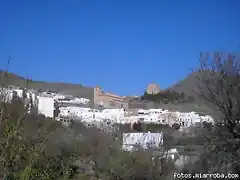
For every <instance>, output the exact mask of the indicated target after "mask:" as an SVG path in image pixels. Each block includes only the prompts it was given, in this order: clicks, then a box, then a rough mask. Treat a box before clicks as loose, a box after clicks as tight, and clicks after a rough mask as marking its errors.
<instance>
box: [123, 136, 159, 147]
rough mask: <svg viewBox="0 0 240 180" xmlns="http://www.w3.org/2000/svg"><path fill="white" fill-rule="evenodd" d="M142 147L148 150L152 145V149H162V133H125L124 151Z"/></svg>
mask: <svg viewBox="0 0 240 180" xmlns="http://www.w3.org/2000/svg"><path fill="white" fill-rule="evenodd" d="M136 145H137V146H140V147H142V148H143V149H147V148H148V147H149V146H148V145H150V146H151V147H152V148H157V149H158V148H161V146H162V145H163V134H162V133H123V145H122V149H123V150H125V151H132V150H134V146H136Z"/></svg>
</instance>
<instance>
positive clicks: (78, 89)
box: [0, 71, 94, 100]
mask: <svg viewBox="0 0 240 180" xmlns="http://www.w3.org/2000/svg"><path fill="white" fill-rule="evenodd" d="M0 77H1V79H0V84H4V85H12V86H17V87H20V88H28V89H37V90H38V91H55V92H59V93H62V94H69V95H73V96H77V97H83V98H88V99H90V100H93V92H94V89H93V88H92V87H85V86H82V85H79V84H70V83H51V82H44V81H33V80H30V79H27V78H24V77H21V76H18V75H15V74H13V73H10V72H4V71H0Z"/></svg>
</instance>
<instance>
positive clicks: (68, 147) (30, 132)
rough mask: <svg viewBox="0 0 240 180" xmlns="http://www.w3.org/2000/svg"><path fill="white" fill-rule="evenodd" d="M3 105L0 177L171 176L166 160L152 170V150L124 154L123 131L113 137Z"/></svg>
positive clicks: (16, 105) (42, 179)
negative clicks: (165, 170) (167, 170)
mask: <svg viewBox="0 0 240 180" xmlns="http://www.w3.org/2000/svg"><path fill="white" fill-rule="evenodd" d="M1 107H2V109H3V110H4V111H1V112H2V114H1V126H0V128H1V131H0V145H1V149H0V176H1V179H14V180H20V179H24V180H30V179H31V180H32V179H39V180H47V179H81V180H84V179H100V178H101V179H113V180H115V179H124V180H126V179H129V180H132V179H147V180H148V179H149V180H152V179H162V178H163V177H164V176H165V175H167V174H168V172H164V173H163V169H164V168H166V167H165V165H164V162H163V160H162V159H158V160H155V161H156V162H155V164H157V165H155V166H153V160H152V154H151V153H149V152H145V151H139V152H133V153H129V152H123V151H122V150H121V140H119V139H121V134H120V133H116V134H115V136H112V135H108V134H106V133H104V132H102V131H99V130H98V129H96V128H94V127H90V128H86V127H85V126H84V125H82V124H80V123H79V124H75V125H74V126H73V128H72V129H69V128H64V127H62V126H61V124H60V123H59V122H56V121H53V120H51V119H49V118H46V117H45V116H43V115H37V114H26V113H25V110H24V108H23V104H22V102H21V101H19V100H18V101H14V102H12V103H9V104H2V106H1ZM127 126H128V125H123V128H126V127H127ZM149 126H150V128H153V125H149ZM160 126H162V127H164V126H163V125H159V127H160ZM126 131H128V130H127V128H126ZM116 136H117V137H118V138H116Z"/></svg>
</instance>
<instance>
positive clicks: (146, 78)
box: [0, 0, 240, 95]
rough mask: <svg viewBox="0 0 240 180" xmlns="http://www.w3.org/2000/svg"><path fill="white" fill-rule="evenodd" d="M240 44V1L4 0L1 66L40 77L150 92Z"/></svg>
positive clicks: (0, 3)
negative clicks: (206, 55)
mask: <svg viewBox="0 0 240 180" xmlns="http://www.w3.org/2000/svg"><path fill="white" fill-rule="evenodd" d="M239 45H240V0H0V69H8V70H9V71H10V72H13V73H16V74H18V75H21V76H24V77H29V78H32V79H33V80H44V81H49V82H68V83H76V84H82V85H85V86H91V87H94V86H97V85H98V86H100V87H102V88H103V90H104V91H107V92H112V93H116V94H119V95H142V94H143V92H144V90H145V89H146V87H147V85H148V84H150V83H157V84H158V85H159V86H160V88H161V89H164V88H167V87H169V86H172V85H173V84H175V83H176V82H178V81H179V80H182V79H184V78H185V77H186V76H187V75H188V74H189V73H190V72H191V69H192V68H194V67H195V66H196V64H197V62H198V60H199V54H200V52H204V51H217V50H220V51H238V50H240V46H239ZM9 57H11V59H12V60H11V62H10V65H9V66H8V65H7V64H8V63H7V62H8V58H9Z"/></svg>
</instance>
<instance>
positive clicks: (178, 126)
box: [172, 123, 180, 130]
mask: <svg viewBox="0 0 240 180" xmlns="http://www.w3.org/2000/svg"><path fill="white" fill-rule="evenodd" d="M172 127H173V128H174V129H177V130H179V129H180V124H179V123H174V124H173V125H172Z"/></svg>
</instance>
